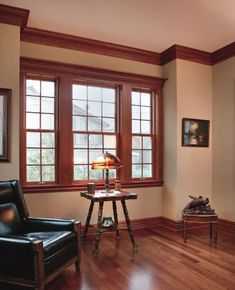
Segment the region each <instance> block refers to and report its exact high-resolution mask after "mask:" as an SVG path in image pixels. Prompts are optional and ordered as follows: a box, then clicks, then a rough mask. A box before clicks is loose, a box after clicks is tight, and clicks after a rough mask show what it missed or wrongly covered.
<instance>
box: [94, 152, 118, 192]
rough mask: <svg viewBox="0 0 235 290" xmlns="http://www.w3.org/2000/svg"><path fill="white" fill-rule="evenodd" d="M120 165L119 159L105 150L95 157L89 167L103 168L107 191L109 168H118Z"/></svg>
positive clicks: (107, 189)
mask: <svg viewBox="0 0 235 290" xmlns="http://www.w3.org/2000/svg"><path fill="white" fill-rule="evenodd" d="M120 167H122V165H121V161H120V159H119V158H118V157H116V156H114V155H112V154H111V153H108V152H105V153H104V154H103V155H101V156H99V157H97V158H96V159H95V160H94V161H93V162H92V165H91V169H103V170H105V174H106V178H105V188H106V191H109V169H118V168H120Z"/></svg>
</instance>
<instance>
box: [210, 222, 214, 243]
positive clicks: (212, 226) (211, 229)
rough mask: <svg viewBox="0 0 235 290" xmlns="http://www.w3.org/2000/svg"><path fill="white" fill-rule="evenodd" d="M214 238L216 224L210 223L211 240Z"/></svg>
mask: <svg viewBox="0 0 235 290" xmlns="http://www.w3.org/2000/svg"><path fill="white" fill-rule="evenodd" d="M213 236H214V224H213V223H210V240H212V239H213Z"/></svg>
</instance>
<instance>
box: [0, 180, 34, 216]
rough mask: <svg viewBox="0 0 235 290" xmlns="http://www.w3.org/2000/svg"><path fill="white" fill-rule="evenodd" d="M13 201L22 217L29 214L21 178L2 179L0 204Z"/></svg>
mask: <svg viewBox="0 0 235 290" xmlns="http://www.w3.org/2000/svg"><path fill="white" fill-rule="evenodd" d="M7 203H13V204H14V205H15V207H16V208H17V210H18V213H19V215H20V219H21V220H23V219H24V218H26V217H28V216H29V213H28V210H27V207H26V203H25V200H24V196H23V193H22V190H21V186H20V182H19V180H9V181H0V205H2V204H7Z"/></svg>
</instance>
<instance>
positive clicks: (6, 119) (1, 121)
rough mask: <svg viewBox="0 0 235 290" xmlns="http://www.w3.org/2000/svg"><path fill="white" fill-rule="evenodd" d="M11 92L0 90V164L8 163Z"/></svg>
mask: <svg viewBox="0 0 235 290" xmlns="http://www.w3.org/2000/svg"><path fill="white" fill-rule="evenodd" d="M10 105H11V90H10V89H1V88H0V162H6V161H10Z"/></svg>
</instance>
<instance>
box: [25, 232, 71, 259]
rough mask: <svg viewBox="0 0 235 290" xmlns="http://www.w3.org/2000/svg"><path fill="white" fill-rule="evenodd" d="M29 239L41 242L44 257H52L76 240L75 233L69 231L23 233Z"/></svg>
mask: <svg viewBox="0 0 235 290" xmlns="http://www.w3.org/2000/svg"><path fill="white" fill-rule="evenodd" d="M25 236H26V237H28V238H30V239H36V240H40V241H42V242H43V249H44V258H45V259H47V258H49V259H50V257H52V256H53V255H54V254H56V253H57V252H58V251H61V250H63V249H64V248H66V247H68V246H69V245H70V244H73V243H74V241H76V233H75V232H71V231H56V232H54V231H53V232H32V233H27V234H25Z"/></svg>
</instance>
